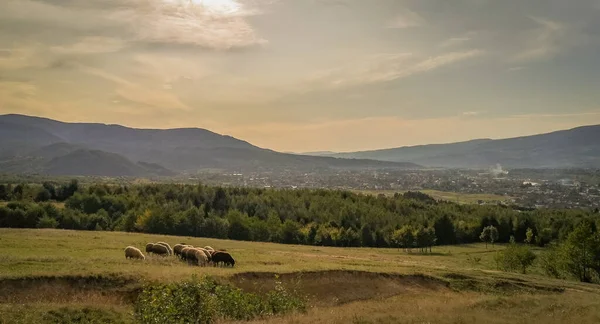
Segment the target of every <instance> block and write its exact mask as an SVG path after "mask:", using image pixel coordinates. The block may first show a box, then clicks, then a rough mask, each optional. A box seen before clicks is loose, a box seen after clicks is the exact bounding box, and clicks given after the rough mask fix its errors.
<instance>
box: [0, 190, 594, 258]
mask: <svg viewBox="0 0 600 324" xmlns="http://www.w3.org/2000/svg"><path fill="white" fill-rule="evenodd" d="M0 201H3V202H1V203H0V227H8V228H60V229H75V230H96V231H126V232H144V233H153V234H169V235H179V236H194V237H210V238H222V239H233V240H246V241H262V242H276V243H284V244H306V245H318V246H340V247H360V246H363V247H403V248H405V249H411V248H421V249H425V248H427V247H431V246H433V245H452V244H463V243H473V242H480V241H481V240H482V239H481V234H482V232H483V230H484V229H485V228H487V227H490V226H493V227H495V228H496V229H497V232H498V233H497V239H496V241H497V242H502V243H507V242H509V241H511V239H512V240H514V241H516V242H521V243H522V242H525V241H526V240H533V242H531V243H532V244H537V245H538V246H545V245H547V244H548V243H550V242H553V241H558V242H561V241H564V240H565V239H566V238H567V236H568V235H569V234H570V233H571V232H572V231H573V229H574V228H576V227H577V225H578V224H580V223H581V222H586V223H590V224H592V226H593V227H594V232H595V228H597V226H598V225H600V217H598V216H599V215H598V213H597V211H592V210H583V209H581V210H576V209H571V210H558V209H537V210H527V209H523V208H519V207H517V206H506V205H461V204H456V203H453V202H446V201H436V200H434V199H433V198H432V197H430V196H427V195H425V194H423V193H419V192H406V193H404V194H395V195H394V196H384V195H379V196H375V195H365V194H356V193H352V192H349V191H341V190H325V189H322V190H308V189H298V190H292V189H259V188H246V187H218V186H207V185H203V184H198V185H177V184H139V185H135V184H131V185H122V184H121V185H109V184H85V185H82V184H80V183H79V182H78V181H77V180H72V181H70V182H64V183H59V182H44V183H40V184H35V183H34V184H23V183H3V184H0ZM532 238H533V239H532Z"/></svg>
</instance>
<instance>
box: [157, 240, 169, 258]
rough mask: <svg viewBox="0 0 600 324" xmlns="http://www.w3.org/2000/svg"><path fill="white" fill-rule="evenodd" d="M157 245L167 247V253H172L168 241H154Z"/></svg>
mask: <svg viewBox="0 0 600 324" xmlns="http://www.w3.org/2000/svg"><path fill="white" fill-rule="evenodd" d="M156 244H158V245H162V246H164V247H166V248H167V250H169V255H173V249H172V248H171V246H170V245H169V243H165V242H158V243H156Z"/></svg>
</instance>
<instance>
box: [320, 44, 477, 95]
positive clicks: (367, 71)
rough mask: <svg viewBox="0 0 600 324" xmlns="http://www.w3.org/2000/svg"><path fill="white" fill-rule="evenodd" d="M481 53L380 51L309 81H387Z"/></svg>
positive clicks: (332, 84)
mask: <svg viewBox="0 0 600 324" xmlns="http://www.w3.org/2000/svg"><path fill="white" fill-rule="evenodd" d="M483 53H484V52H483V51H481V50H469V51H465V52H450V53H445V54H441V55H438V56H432V57H429V58H419V57H417V56H415V55H413V54H411V53H398V54H380V55H375V56H372V57H370V58H368V59H366V60H362V61H359V62H355V63H354V64H352V65H349V66H346V67H342V68H338V69H333V70H329V71H325V72H321V73H319V74H317V75H315V76H313V79H312V82H314V83H316V84H317V85H318V86H323V87H326V88H345V87H351V86H356V85H363V84H371V83H380V82H389V81H394V80H397V79H402V78H406V77H409V76H412V75H415V74H421V73H426V72H430V71H433V70H436V69H439V68H441V67H444V66H447V65H451V64H454V63H458V62H461V61H464V60H468V59H472V58H476V57H478V56H481V55H482V54H483Z"/></svg>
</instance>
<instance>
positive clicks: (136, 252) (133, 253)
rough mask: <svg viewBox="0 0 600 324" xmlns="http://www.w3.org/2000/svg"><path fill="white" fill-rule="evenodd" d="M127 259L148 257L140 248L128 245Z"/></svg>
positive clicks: (126, 249) (144, 258)
mask: <svg viewBox="0 0 600 324" xmlns="http://www.w3.org/2000/svg"><path fill="white" fill-rule="evenodd" d="M125 259H141V260H146V257H145V256H144V254H143V253H142V251H140V249H138V248H135V247H133V246H128V247H126V248H125Z"/></svg>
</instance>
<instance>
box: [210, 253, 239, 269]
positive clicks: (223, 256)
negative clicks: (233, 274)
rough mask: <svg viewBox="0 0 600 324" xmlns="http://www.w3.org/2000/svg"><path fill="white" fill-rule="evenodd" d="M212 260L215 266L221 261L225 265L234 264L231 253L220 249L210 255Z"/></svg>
mask: <svg viewBox="0 0 600 324" xmlns="http://www.w3.org/2000/svg"><path fill="white" fill-rule="evenodd" d="M212 262H213V263H214V264H215V266H217V265H219V263H221V262H222V263H223V265H225V266H231V267H233V266H234V265H235V260H234V259H233V257H232V256H231V254H229V253H227V252H222V251H217V252H215V253H214V254H213V255H212Z"/></svg>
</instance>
